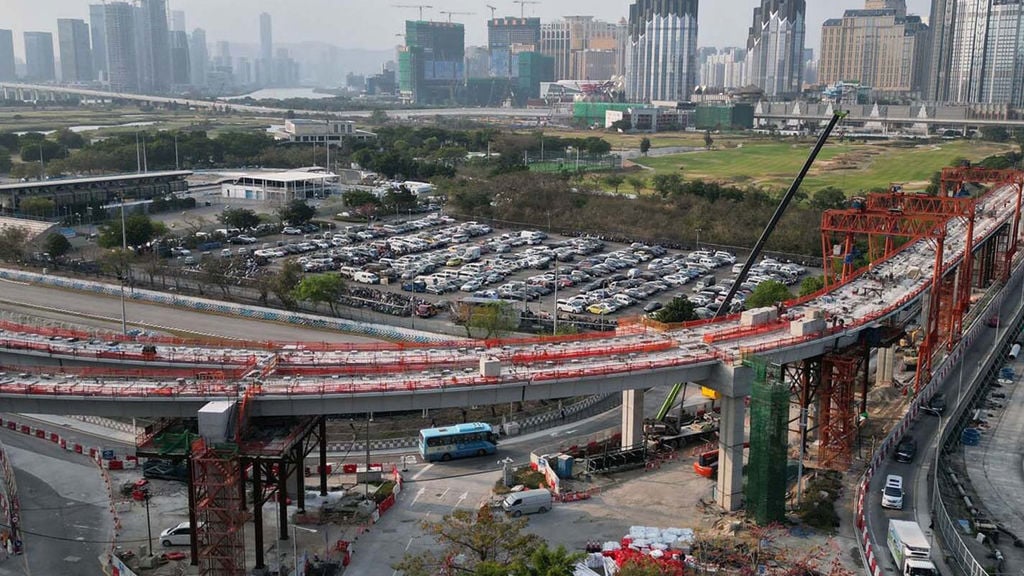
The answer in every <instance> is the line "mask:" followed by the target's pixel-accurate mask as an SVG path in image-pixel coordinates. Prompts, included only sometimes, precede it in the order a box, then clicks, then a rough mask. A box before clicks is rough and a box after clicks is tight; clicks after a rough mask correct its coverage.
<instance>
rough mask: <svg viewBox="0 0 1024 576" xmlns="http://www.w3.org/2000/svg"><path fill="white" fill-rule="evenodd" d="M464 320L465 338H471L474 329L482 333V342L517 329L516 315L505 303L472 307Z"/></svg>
mask: <svg viewBox="0 0 1024 576" xmlns="http://www.w3.org/2000/svg"><path fill="white" fill-rule="evenodd" d="M465 320H466V324H465V326H466V336H467V337H469V338H472V337H473V329H474V328H476V329H478V330H482V331H483V332H484V335H483V338H484V340H487V339H488V338H491V337H492V336H500V335H502V334H505V333H507V332H511V331H513V330H515V329H516V328H518V327H519V321H518V315H517V314H516V313H515V311H514V310H512V308H511V307H510V306H509V304H508V303H507V302H494V303H487V304H478V305H474V306H472V307H471V308H469V310H468V311H467V317H466V319H465Z"/></svg>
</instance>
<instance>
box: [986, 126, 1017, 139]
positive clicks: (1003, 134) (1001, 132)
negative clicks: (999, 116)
mask: <svg viewBox="0 0 1024 576" xmlns="http://www.w3.org/2000/svg"><path fill="white" fill-rule="evenodd" d="M981 139H982V140H988V141H989V142H1009V141H1010V132H1009V131H1007V129H1006V127H1005V126H982V127H981Z"/></svg>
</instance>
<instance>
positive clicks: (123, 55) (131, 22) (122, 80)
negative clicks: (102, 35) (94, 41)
mask: <svg viewBox="0 0 1024 576" xmlns="http://www.w3.org/2000/svg"><path fill="white" fill-rule="evenodd" d="M105 8H106V10H105V11H104V12H105V17H104V20H103V22H104V27H105V28H106V33H107V35H106V46H107V75H108V81H109V83H110V88H111V90H113V91H115V92H138V91H139V57H138V52H137V51H136V41H137V38H136V36H137V35H136V34H135V8H134V7H133V6H132V5H131V4H129V3H127V2H110V3H108V4H106V5H105Z"/></svg>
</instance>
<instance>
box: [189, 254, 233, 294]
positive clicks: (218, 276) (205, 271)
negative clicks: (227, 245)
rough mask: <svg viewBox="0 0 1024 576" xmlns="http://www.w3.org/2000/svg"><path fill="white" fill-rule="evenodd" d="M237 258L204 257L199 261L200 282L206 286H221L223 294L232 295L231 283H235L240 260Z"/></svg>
mask: <svg viewBox="0 0 1024 576" xmlns="http://www.w3.org/2000/svg"><path fill="white" fill-rule="evenodd" d="M236 260H237V259H235V258H212V257H207V258H203V260H202V262H200V263H199V271H200V272H201V273H202V274H201V275H200V277H199V280H200V282H202V283H203V284H204V285H206V286H216V287H218V288H220V291H221V294H223V295H224V296H231V285H232V284H234V283H235V270H236V269H237V268H238V267H239V266H238V264H240V263H239V262H237V261H236Z"/></svg>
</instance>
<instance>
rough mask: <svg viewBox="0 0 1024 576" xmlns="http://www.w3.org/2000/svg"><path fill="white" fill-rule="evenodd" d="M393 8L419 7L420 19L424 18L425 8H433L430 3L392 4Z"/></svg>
mask: <svg viewBox="0 0 1024 576" xmlns="http://www.w3.org/2000/svg"><path fill="white" fill-rule="evenodd" d="M391 7H392V8H418V9H419V11H420V20H423V9H424V8H433V6H431V5H430V4H392V5H391Z"/></svg>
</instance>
